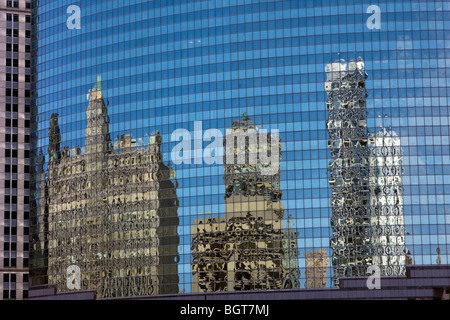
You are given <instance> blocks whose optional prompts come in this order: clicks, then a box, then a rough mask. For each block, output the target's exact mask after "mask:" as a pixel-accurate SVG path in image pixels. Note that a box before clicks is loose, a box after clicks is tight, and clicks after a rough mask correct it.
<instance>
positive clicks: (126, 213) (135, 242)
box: [39, 78, 179, 298]
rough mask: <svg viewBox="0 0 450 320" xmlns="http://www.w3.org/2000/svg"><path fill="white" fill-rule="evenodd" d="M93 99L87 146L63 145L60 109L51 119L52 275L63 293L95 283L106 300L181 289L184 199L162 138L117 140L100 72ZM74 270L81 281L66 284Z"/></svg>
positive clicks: (49, 207)
mask: <svg viewBox="0 0 450 320" xmlns="http://www.w3.org/2000/svg"><path fill="white" fill-rule="evenodd" d="M88 100H89V106H88V109H87V112H86V113H87V128H86V147H85V148H83V149H81V148H73V149H70V150H68V149H67V148H62V147H61V146H60V130H59V126H58V115H56V114H54V115H53V116H52V118H51V123H50V129H49V140H50V141H49V159H50V160H49V163H48V179H47V181H46V182H45V186H44V183H43V182H42V184H43V185H42V188H46V190H47V192H46V195H47V196H48V199H46V201H48V202H47V213H46V215H47V217H46V220H47V223H48V230H46V232H48V234H47V238H46V239H45V241H48V249H47V250H48V281H49V282H50V283H55V284H56V285H57V289H58V291H60V292H64V291H70V290H72V289H82V290H87V289H96V290H97V296H98V297H103V298H107V297H120V296H137V295H152V294H167V293H176V292H178V274H177V262H178V244H179V237H178V235H177V226H178V224H179V219H178V215H177V210H178V199H177V195H176V190H175V185H174V183H173V182H172V181H171V170H170V169H169V168H168V167H167V166H166V165H165V164H164V163H163V161H162V154H161V151H160V145H161V140H162V139H161V136H160V135H159V134H158V133H155V134H153V135H152V136H151V137H150V139H149V142H148V145H147V146H146V147H144V146H143V141H142V140H141V141H139V142H140V143H139V142H137V141H136V140H135V139H132V137H131V135H128V134H124V135H122V136H121V138H120V139H116V140H115V141H114V142H112V141H111V139H110V134H109V118H108V115H107V106H106V104H105V100H104V99H103V94H102V83H101V79H100V78H98V80H97V83H96V85H95V87H94V88H93V89H92V90H91V92H90V94H89V95H88ZM41 195H42V193H41ZM43 200H44V199H41V201H43ZM42 222H44V221H42ZM43 233H44V234H45V232H43ZM39 247H40V248H41V249H42V245H41V246H39ZM73 268H78V269H79V270H80V284H79V286H78V287H77V286H71V285H70V283H69V284H68V282H67V278H68V272H69V271H68V270H73Z"/></svg>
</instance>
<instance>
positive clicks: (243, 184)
mask: <svg viewBox="0 0 450 320" xmlns="http://www.w3.org/2000/svg"><path fill="white" fill-rule="evenodd" d="M244 117H245V118H244V119H242V120H239V121H236V122H233V123H232V125H231V128H232V129H230V130H227V135H226V138H225V139H224V145H225V146H226V154H225V156H224V159H225V164H224V177H223V181H224V184H225V189H226V191H225V192H226V194H225V214H224V215H223V216H217V217H213V216H212V215H211V216H209V215H207V216H206V217H204V218H200V219H197V220H195V221H194V224H193V226H192V230H191V233H192V237H193V240H192V255H193V262H192V271H193V283H192V291H193V292H212V291H240V290H266V289H282V288H297V287H298V286H299V281H298V277H299V270H298V266H297V258H298V252H297V233H296V232H294V231H293V230H292V229H290V226H289V221H287V220H286V219H285V218H284V216H285V209H284V206H283V204H282V203H281V196H282V191H281V190H280V167H279V162H280V160H281V145H280V141H279V138H276V137H274V136H270V135H265V134H260V133H258V128H257V127H255V126H254V125H253V123H252V122H251V121H250V119H249V118H248V117H246V116H245V115H244ZM268 141H270V142H268ZM268 153H271V155H276V156H275V158H272V162H271V163H270V165H269V164H268V163H267V162H265V161H263V160H262V158H263V157H264V155H267V154H268ZM240 156H241V157H242V158H241V157H240ZM252 159H253V160H254V161H252ZM274 159H275V161H273V160H274ZM269 167H270V168H269Z"/></svg>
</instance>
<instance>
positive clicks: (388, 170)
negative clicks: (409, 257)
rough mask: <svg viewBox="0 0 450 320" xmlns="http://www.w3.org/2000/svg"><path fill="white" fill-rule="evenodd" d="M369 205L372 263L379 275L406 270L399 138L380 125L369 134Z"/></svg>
mask: <svg viewBox="0 0 450 320" xmlns="http://www.w3.org/2000/svg"><path fill="white" fill-rule="evenodd" d="M369 145H370V149H371V158H370V170H369V173H370V177H369V185H370V208H371V216H372V218H371V225H372V227H373V229H372V245H373V254H374V256H373V264H374V265H376V266H379V267H380V274H381V275H382V276H396V275H404V274H405V272H406V267H405V265H406V252H407V250H406V246H405V234H406V230H405V222H404V216H403V174H404V171H405V169H404V167H403V149H402V147H401V141H400V137H399V136H398V135H397V134H396V133H395V132H394V131H392V130H389V129H387V128H382V129H380V130H379V131H378V132H375V133H373V134H371V135H370V139H369Z"/></svg>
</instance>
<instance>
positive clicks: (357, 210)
mask: <svg viewBox="0 0 450 320" xmlns="http://www.w3.org/2000/svg"><path fill="white" fill-rule="evenodd" d="M326 72H327V81H326V82H325V90H326V92H327V94H328V99H327V110H328V121H327V129H328V133H329V140H328V147H329V149H330V153H331V158H332V160H331V161H330V165H329V174H330V175H329V184H330V187H331V190H332V196H331V207H332V210H333V216H332V218H331V227H332V231H333V234H332V238H331V241H330V246H331V249H332V250H333V255H332V264H333V267H334V276H333V283H334V284H335V285H338V283H339V278H340V277H345V276H365V275H366V268H367V266H368V265H371V264H372V263H373V261H372V243H371V217H370V209H369V205H370V203H369V195H370V190H369V156H370V149H369V145H368V139H369V131H368V129H367V110H366V98H367V90H366V86H365V81H366V78H367V73H366V71H365V68H364V62H363V61H361V60H359V61H358V62H355V61H352V62H350V63H349V64H347V63H346V62H345V61H343V60H339V61H337V62H335V63H332V64H329V65H327V66H326Z"/></svg>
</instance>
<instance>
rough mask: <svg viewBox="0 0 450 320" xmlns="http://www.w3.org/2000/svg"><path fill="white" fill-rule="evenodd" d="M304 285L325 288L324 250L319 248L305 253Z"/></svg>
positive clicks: (325, 261)
mask: <svg viewBox="0 0 450 320" xmlns="http://www.w3.org/2000/svg"><path fill="white" fill-rule="evenodd" d="M305 257H306V267H305V277H306V282H305V287H306V288H309V289H311V288H325V287H326V285H327V268H328V257H327V253H326V252H325V250H323V249H322V248H320V249H319V250H317V251H310V252H306V253H305Z"/></svg>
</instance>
